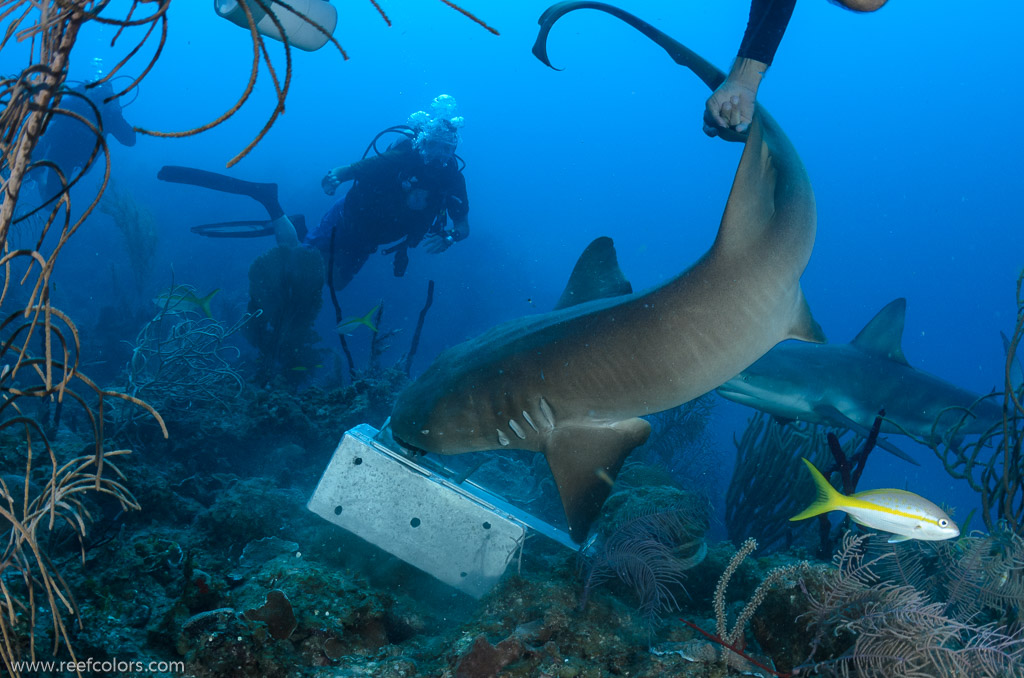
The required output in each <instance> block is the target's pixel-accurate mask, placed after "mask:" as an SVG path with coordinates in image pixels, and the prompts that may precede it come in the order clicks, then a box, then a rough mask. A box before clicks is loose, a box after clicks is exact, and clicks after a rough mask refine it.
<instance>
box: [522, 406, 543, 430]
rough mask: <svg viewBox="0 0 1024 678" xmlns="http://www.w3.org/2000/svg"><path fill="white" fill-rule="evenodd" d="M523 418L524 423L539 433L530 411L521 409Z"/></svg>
mask: <svg viewBox="0 0 1024 678" xmlns="http://www.w3.org/2000/svg"><path fill="white" fill-rule="evenodd" d="M523 419H525V420H526V423H527V424H529V425H530V428H532V429H533V430H534V431H535V432H537V433H540V431H539V430H538V429H537V425H536V424H534V423H533V417H531V416H530V413H529V412H527V411H526V410H523Z"/></svg>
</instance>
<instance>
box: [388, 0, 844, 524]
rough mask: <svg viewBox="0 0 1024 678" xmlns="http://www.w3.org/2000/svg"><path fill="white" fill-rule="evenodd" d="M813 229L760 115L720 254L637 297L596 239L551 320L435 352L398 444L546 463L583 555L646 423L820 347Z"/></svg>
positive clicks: (398, 427) (724, 224) (793, 170)
mask: <svg viewBox="0 0 1024 678" xmlns="http://www.w3.org/2000/svg"><path fill="white" fill-rule="evenodd" d="M570 4H572V5H575V4H577V3H570ZM586 5H587V6H591V7H592V6H593V5H594V3H586ZM556 7H559V8H560V10H565V11H569V9H571V7H569V9H566V7H568V5H565V6H556ZM553 9H555V8H552V10H553ZM552 10H549V11H548V12H547V13H545V15H544V16H543V17H541V21H542V32H541V38H543V37H544V36H545V35H546V33H547V29H549V28H550V23H553V21H554V20H555V19H557V18H558V16H561V14H564V11H562V12H561V13H558V12H555V13H554V14H552ZM616 12H619V13H618V14H616V16H620V17H624V16H625V17H631V15H626V14H625V13H624V12H621V11H619V10H616ZM552 17H553V18H552ZM631 18H632V19H633V20H634V21H636V22H639V19H635V17H631ZM545 21H546V22H547V23H545ZM631 23H632V22H631ZM640 23H642V22H640ZM634 25H635V24H634ZM644 26H647V28H648V29H649V30H651V31H656V29H653V28H651V27H650V26H649V25H647V24H644ZM541 38H538V42H540V40H541ZM657 39H658V41H659V44H662V46H665V45H669V46H670V47H671V48H672V49H673V50H675V52H674V56H673V58H675V59H676V60H677V61H678V62H679V63H683V64H684V65H687V66H688V67H690V68H691V70H694V72H695V73H697V75H698V76H700V77H701V79H702V80H703V81H704V82H705V83H706V84H707V85H708V86H710V87H711V88H712V89H714V88H715V87H716V86H717V85H718V84H719V83H721V81H722V80H723V79H724V77H725V76H724V74H723V73H722V72H721V71H720V70H718V69H717V68H715V67H714V66H712V65H711V64H709V63H708V62H707V61H705V60H704V59H702V58H701V57H699V56H697V55H696V54H694V53H693V52H691V51H690V50H688V49H687V48H685V47H683V46H682V45H680V44H679V43H676V42H675V41H674V40H672V39H671V38H668V36H665V35H664V34H663V33H660V32H658V36H657ZM537 49H538V48H537V47H535V49H534V51H535V53H537ZM666 49H668V47H666ZM670 53H672V52H670ZM677 57H678V58H677ZM545 63H547V62H546V58H545ZM549 65H550V64H549ZM695 129H696V128H695ZM816 222H817V220H816V214H815V204H814V193H813V191H812V190H811V183H810V180H809V178H808V176H807V172H806V171H805V169H804V166H803V164H802V162H801V161H800V158H799V156H798V155H797V152H796V150H795V149H794V147H793V145H792V144H791V143H790V141H789V139H788V138H787V137H786V135H785V134H784V133H783V131H782V129H781V128H780V127H779V125H778V124H777V123H776V122H775V121H774V120H773V119H772V118H771V116H769V115H768V114H767V113H766V112H765V111H764V110H763V109H758V110H757V111H756V113H755V115H754V120H753V123H752V125H751V128H750V132H749V135H748V137H747V139H746V142H745V147H744V149H743V153H742V156H741V158H740V162H739V167H738V168H737V170H736V175H735V178H734V180H733V184H732V189H731V191H730V194H729V197H728V200H727V202H726V205H725V211H724V214H723V216H722V220H721V223H720V225H719V228H718V233H717V236H716V238H715V241H714V243H713V244H712V246H711V249H710V250H708V252H706V253H705V254H704V255H703V256H702V257H701V258H700V259H699V260H698V261H697V262H696V263H694V264H693V265H692V266H690V267H689V268H687V269H686V270H684V271H683V272H682V273H680V274H679V275H677V276H676V277H675V278H673V279H672V280H670V281H668V282H666V283H665V284H663V285H661V286H658V287H655V288H653V289H650V290H647V291H643V292H631V291H630V290H631V288H630V286H629V285H628V283H627V282H626V281H625V278H624V277H623V276H622V274H621V271H619V270H618V263H617V260H616V257H615V253H614V247H613V245H612V242H611V240H610V239H608V238H599V239H598V240H596V241H594V242H593V243H591V245H590V247H588V248H587V250H586V251H585V252H584V253H583V255H582V256H581V257H580V259H579V261H578V262H577V265H576V268H575V269H574V271H573V274H572V275H571V276H570V279H569V284H568V285H567V287H566V291H565V293H563V295H562V298H561V299H560V301H559V305H558V307H557V308H556V309H555V310H552V311H550V312H547V313H540V314H535V315H529V316H526V317H522V318H517V319H514V320H510V321H508V322H506V323H504V324H501V325H498V326H497V327H494V328H492V329H491V330H489V331H487V332H485V333H484V334H482V335H481V336H479V337H476V338H474V339H470V340H469V341H466V342H464V343H462V344H459V345H456V346H453V347H452V348H449V349H447V350H446V351H444V352H443V353H441V355H440V356H438V358H437V359H436V360H435V361H434V362H433V364H431V365H430V367H428V368H427V370H426V371H425V372H424V373H423V374H422V375H421V376H420V377H419V378H418V379H416V380H415V381H414V382H413V383H412V384H410V385H409V386H408V387H407V388H406V389H405V390H403V391H402V392H401V393H400V394H399V396H398V399H397V401H396V404H395V407H394V410H393V412H392V416H391V433H392V436H393V437H394V438H395V440H396V441H397V442H398V443H400V444H402V445H404V446H406V447H409V448H412V449H415V450H420V451H426V452H434V453H437V454H442V455H451V454H462V453H466V452H475V451H482V450H500V449H505V448H508V449H513V448H514V449H520V450H529V451H534V452H540V453H542V454H544V456H545V457H546V459H547V462H548V465H549V466H550V468H551V472H552V475H553V476H554V479H555V483H556V485H557V487H558V491H559V494H560V497H561V500H562V506H563V508H564V510H565V514H566V518H567V522H568V526H569V534H570V536H571V537H572V538H573V539H574V540H575V541H576V542H581V541H583V539H584V538H585V537H586V533H587V531H588V529H589V527H590V524H591V522H592V521H593V520H594V518H595V517H596V516H597V514H598V513H599V511H600V507H601V505H602V504H603V502H604V500H605V499H606V498H607V496H608V494H609V493H610V489H611V485H612V483H613V482H614V479H615V476H616V474H617V473H618V471H619V469H620V468H621V466H622V463H623V461H624V460H625V458H626V456H627V455H628V454H629V453H630V452H631V451H632V450H633V449H634V448H635V447H637V446H638V445H640V444H642V443H643V442H644V441H645V440H646V439H647V437H648V435H649V434H650V430H651V428H650V425H649V424H648V423H647V422H646V421H645V420H643V419H641V418H640V417H642V416H644V415H649V414H654V413H656V412H661V411H663V410H667V409H671V408H673V407H677V406H679V405H681V404H682V403H685V402H687V401H689V400H691V399H693V398H696V397H698V396H700V395H702V394H704V393H707V392H708V391H711V390H712V389H714V388H716V387H718V386H719V385H721V384H722V383H723V382H725V381H726V380H728V379H730V378H732V377H734V376H735V375H737V374H738V373H739V372H741V371H742V370H743V369H744V368H746V367H747V366H749V365H750V364H751V363H753V362H754V361H755V360H757V359H758V358H759V357H761V356H762V355H764V354H765V353H766V352H767V351H768V350H769V349H770V348H771V347H772V346H774V345H775V344H776V343H778V342H779V341H782V340H783V339H801V340H805V341H824V336H823V334H822V331H821V328H820V327H819V326H818V323H817V322H815V320H814V318H813V317H812V316H811V312H810V309H809V308H808V305H807V302H806V300H805V298H804V294H803V292H802V290H801V289H800V276H801V274H802V273H803V270H804V268H805V266H806V265H807V262H808V259H809V258H810V255H811V249H812V247H813V244H814V235H815V229H816Z"/></svg>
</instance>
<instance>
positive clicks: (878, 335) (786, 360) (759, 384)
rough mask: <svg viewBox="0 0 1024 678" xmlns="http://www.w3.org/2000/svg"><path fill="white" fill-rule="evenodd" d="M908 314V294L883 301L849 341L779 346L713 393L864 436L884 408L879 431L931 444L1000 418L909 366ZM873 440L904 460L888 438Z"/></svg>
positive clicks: (984, 402) (993, 408)
mask: <svg viewBox="0 0 1024 678" xmlns="http://www.w3.org/2000/svg"><path fill="white" fill-rule="evenodd" d="M906 312H907V300H906V299H902V298H900V299H895V300H894V301H891V302H889V303H888V304H887V305H886V306H885V307H884V308H883V309H882V310H881V311H879V312H878V314H877V315H875V317H874V318H872V319H871V321H870V322H869V323H868V324H867V325H865V326H864V329H862V330H861V331H860V333H859V334H858V335H857V336H856V337H855V338H854V340H853V341H851V342H850V343H848V344H821V345H811V344H797V343H792V344H789V343H787V344H779V345H778V346H776V347H775V348H773V349H772V350H770V351H769V352H768V353H767V354H766V355H765V356H764V357H762V358H761V359H760V360H758V361H757V362H755V363H754V364H753V365H751V366H750V367H748V368H747V369H746V370H744V371H743V372H742V373H740V374H739V376H737V377H735V378H733V379H730V380H729V381H727V382H725V383H724V384H723V385H722V386H720V387H719V389H718V393H719V395H721V396H722V397H724V398H727V399H728V400H732V401H734V402H737V403H740V404H742V405H748V406H750V407H753V408H756V409H758V410H761V411H762V412H767V413H768V414H772V415H774V416H776V417H780V418H783V419H796V420H800V421H808V422H812V423H816V424H825V425H828V426H838V427H841V428H848V429H851V430H854V431H856V432H858V433H860V434H862V435H865V436H866V435H867V433H868V431H869V430H870V428H871V426H872V423H873V422H874V420H875V417H877V416H878V413H879V411H880V410H883V409H884V410H885V416H884V417H883V418H882V427H881V431H882V432H888V433H902V434H905V435H909V436H912V437H913V438H916V439H917V440H919V441H923V442H924V443H926V444H928V445H933V446H934V445H937V444H939V443H942V442H950V441H951V440H952V441H954V442H955V440H956V439H958V438H961V437H963V436H965V435H972V434H980V433H984V432H985V431H987V430H988V429H989V428H991V427H992V426H994V425H995V424H996V423H998V422H1000V421H1002V418H1003V411H1002V407H1001V405H998V404H996V403H995V402H994V401H993V400H992V399H990V398H983V397H982V396H980V395H978V394H976V393H971V392H970V391H967V390H964V389H962V388H959V387H957V386H954V385H953V384H950V383H949V382H947V381H943V380H942V379H940V378H938V377H936V376H933V375H931V374H928V373H927V372H924V371H921V370H918V369H914V368H913V367H911V365H910V363H909V362H907V359H906V357H905V356H904V354H903V346H902V342H903V327H904V323H905V319H906ZM878 444H879V446H880V447H883V448H884V449H886V450H889V451H890V452H893V453H895V454H897V455H898V456H901V457H902V458H904V459H908V460H910V459H909V458H908V457H906V456H905V455H904V454H903V453H902V452H900V451H899V449H898V448H895V447H894V446H892V445H891V444H890V443H888V442H887V441H885V440H883V439H881V438H880V439H879V441H878ZM910 461H911V462H912V463H916V462H913V460H910Z"/></svg>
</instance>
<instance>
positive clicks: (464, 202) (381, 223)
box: [157, 95, 469, 290]
mask: <svg viewBox="0 0 1024 678" xmlns="http://www.w3.org/2000/svg"><path fill="white" fill-rule="evenodd" d="M431 108H432V112H431V113H427V112H425V111H418V112H416V113H414V114H413V115H412V116H410V117H409V124H408V125H403V126H398V127H391V128H388V129H386V130H384V131H383V132H381V133H380V134H378V135H377V137H376V138H375V139H374V140H373V142H371V143H370V145H369V147H367V149H366V153H364V154H363V158H362V159H361V160H357V161H356V162H354V163H352V164H350V165H344V166H340V167H336V168H334V169H332V170H330V171H329V172H328V173H327V175H326V176H325V177H324V178H323V180H322V181H321V185H322V187H323V189H324V191H325V192H326V193H327V194H328V195H333V194H334V192H335V191H336V190H337V188H338V187H339V186H340V185H341V184H342V183H344V182H347V181H353V182H354V183H353V185H352V187H351V188H350V189H349V191H348V192H347V193H346V194H345V196H344V197H342V198H341V199H339V200H338V201H337V202H335V203H334V205H332V206H331V208H330V209H329V210H328V211H327V213H326V214H325V215H324V217H323V219H322V220H321V221H320V225H319V227H318V228H317V229H316V230H315V231H313V232H312V233H307V232H306V229H305V225H304V221H303V220H302V219H301V217H289V216H287V215H285V213H284V209H282V207H281V205H280V203H279V201H278V197H277V184H273V183H257V182H251V181H243V180H240V179H235V178H233V177H228V176H225V175H222V174H216V173H214V172H207V171H205V170H199V169H193V168H189V167H176V166H165V167H163V168H162V169H161V170H160V172H159V174H157V177H158V178H159V179H162V180H164V181H172V182H175V183H184V184H192V185H196V186H203V187H205V188H211V189H213V190H217V191H222V192H225V193H235V194H240V195H247V196H249V197H251V198H253V199H254V200H256V201H257V202H259V203H260V204H261V205H263V207H264V208H265V209H266V210H267V214H268V216H269V217H270V221H269V222H259V221H241V222H227V223H218V224H207V225H203V226H196V227H193V228H192V231H193V232H195V233H198V234H200V235H206V236H209V237H257V236H263V235H270V234H273V235H274V236H275V237H276V239H277V244H278V245H279V246H284V247H295V246H298V245H299V244H304V245H307V246H309V247H313V248H315V249H317V250H319V251H320V252H321V254H322V255H323V257H324V263H325V264H326V265H327V266H329V267H330V270H332V271H333V280H332V283H333V286H334V288H335V289H336V290H341V289H343V288H344V287H345V286H346V285H348V283H349V282H351V280H352V278H353V277H355V275H356V273H358V272H359V270H360V269H361V268H362V267H363V264H365V263H366V260H367V259H368V258H369V256H370V255H371V254H373V253H374V252H376V251H377V250H378V249H379V248H380V247H382V246H384V245H389V244H390V246H389V247H387V248H385V249H384V250H383V253H384V254H394V255H395V258H394V265H393V270H394V274H395V276H396V277H401V276H402V275H404V274H405V271H406V268H407V267H408V265H409V255H408V249H409V248H412V247H416V246H418V245H419V244H420V243H421V242H423V243H425V245H424V249H425V250H426V251H427V252H428V253H430V254H438V253H440V252H443V251H445V250H446V249H448V248H449V247H451V245H452V244H453V243H455V242H458V241H460V240H464V239H465V238H466V237H468V236H469V221H468V220H467V215H468V213H469V200H468V198H467V196H466V180H465V178H464V177H463V175H462V168H461V167H460V166H459V161H460V158H458V156H456V155H455V148H456V146H457V145H458V131H457V130H458V128H459V127H461V126H462V124H463V118H462V117H459V116H455V115H454V113H455V110H456V103H455V99H454V98H453V97H450V96H448V95H441V96H439V97H437V98H435V99H434V102H433V104H432V105H431ZM391 132H395V133H398V134H401V135H402V137H403V138H402V139H401V140H399V141H397V142H396V143H394V144H392V145H390V146H389V147H388V148H387V149H386V150H384V151H383V152H379V153H378V154H377V155H372V156H371V155H369V154H370V151H371V150H376V144H377V141H378V140H379V139H380V138H381V136H383V135H385V134H387V133H391ZM449 218H450V219H451V226H450V227H449V225H448V220H449ZM332 240H333V243H334V246H333V248H332V247H331V243H332Z"/></svg>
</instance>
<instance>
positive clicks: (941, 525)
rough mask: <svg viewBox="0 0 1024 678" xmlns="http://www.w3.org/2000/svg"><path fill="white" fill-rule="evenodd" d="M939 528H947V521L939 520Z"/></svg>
mask: <svg viewBox="0 0 1024 678" xmlns="http://www.w3.org/2000/svg"><path fill="white" fill-rule="evenodd" d="M939 527H949V521H948V520H946V519H945V518H939Z"/></svg>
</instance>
